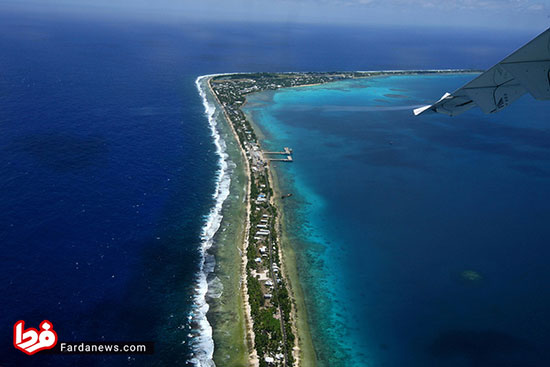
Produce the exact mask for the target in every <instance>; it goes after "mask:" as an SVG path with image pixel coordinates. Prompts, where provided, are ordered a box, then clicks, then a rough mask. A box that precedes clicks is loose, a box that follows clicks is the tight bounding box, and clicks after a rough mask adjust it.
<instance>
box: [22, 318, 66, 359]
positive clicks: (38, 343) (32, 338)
mask: <svg viewBox="0 0 550 367" xmlns="http://www.w3.org/2000/svg"><path fill="white" fill-rule="evenodd" d="M52 326H53V325H52V323H51V322H49V321H48V320H44V321H42V322H41V323H40V331H38V330H36V329H35V328H32V327H31V328H28V329H27V330H25V321H23V320H19V321H17V322H16V323H15V325H13V346H14V347H15V348H17V349H19V350H20V351H22V352H23V353H26V354H28V355H33V354H34V353H36V352H40V351H41V350H44V349H52V348H53V347H55V345H56V344H57V333H56V332H55V331H54V330H53V329H52Z"/></svg>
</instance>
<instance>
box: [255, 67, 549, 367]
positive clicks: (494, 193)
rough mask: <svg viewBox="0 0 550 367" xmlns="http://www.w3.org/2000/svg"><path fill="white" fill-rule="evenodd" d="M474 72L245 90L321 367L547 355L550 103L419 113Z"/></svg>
mask: <svg viewBox="0 0 550 367" xmlns="http://www.w3.org/2000/svg"><path fill="white" fill-rule="evenodd" d="M474 76H475V75H472V74H461V75H458V74H457V75H435V76H433V75H412V76H391V77H379V78H372V79H362V80H354V81H342V82H337V83H331V84H327V85H321V86H313V87H303V88H292V89H282V90H279V91H276V92H264V93H260V94H256V95H254V96H252V97H250V98H249V99H248V103H247V105H246V110H247V113H248V114H249V115H250V116H251V117H252V119H253V120H254V121H255V123H256V124H258V126H259V127H260V129H261V131H262V132H263V135H264V139H263V142H262V144H263V146H264V147H265V148H266V149H267V150H277V149H279V150H280V148H282V147H291V148H292V149H293V151H294V161H293V162H292V163H281V162H277V163H273V164H272V165H273V166H275V170H276V172H277V175H278V181H279V186H280V188H281V191H282V193H283V194H284V193H293V194H294V195H293V196H292V197H290V198H286V199H284V200H283V203H284V209H283V210H284V212H285V218H286V228H287V232H286V234H287V235H288V236H289V241H290V243H291V245H292V247H293V248H294V250H295V252H296V256H297V267H298V272H299V274H300V282H301V285H302V289H303V291H304V294H305V301H306V304H307V309H308V310H307V311H308V320H309V321H310V325H311V331H312V335H313V342H314V346H315V349H316V355H317V358H318V360H319V362H320V365H322V366H419V367H420V366H441V367H443V366H445V367H446V366H449V367H451V366H452V367H455V366H473V367H478V366H479V367H481V366H483V367H488V366H523V367H525V366H533V367H534V366H546V365H549V364H550V353H549V350H548V345H549V343H550V293H549V292H548V284H549V282H550V269H549V267H548V259H549V257H550V247H549V246H548V244H549V243H550V227H549V226H548V223H550V125H549V122H550V120H549V118H548V116H549V111H550V109H549V108H550V106H549V105H548V104H545V103H543V102H537V101H535V100H534V99H533V98H531V97H530V96H525V97H523V98H522V99H520V100H519V101H517V102H516V103H515V104H513V105H512V106H511V107H509V108H508V109H506V110H504V111H502V112H501V113H498V114H496V115H483V114H482V113H481V112H480V111H477V110H472V111H469V112H467V113H464V114H463V115H460V116H458V117H453V118H450V117H448V116H445V115H437V114H433V115H423V116H420V117H414V116H413V115H412V113H411V109H412V108H413V107H414V106H418V105H422V104H425V103H426V102H427V101H430V100H431V101H433V100H436V99H437V98H439V96H440V95H441V94H442V93H444V92H445V91H453V90H454V89H456V88H458V87H459V86H461V85H463V84H464V83H466V82H467V81H469V80H471V79H472V78H473V77H474Z"/></svg>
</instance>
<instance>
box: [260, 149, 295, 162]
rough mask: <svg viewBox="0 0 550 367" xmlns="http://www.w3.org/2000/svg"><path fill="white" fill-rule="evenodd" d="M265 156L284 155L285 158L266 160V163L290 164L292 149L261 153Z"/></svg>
mask: <svg viewBox="0 0 550 367" xmlns="http://www.w3.org/2000/svg"><path fill="white" fill-rule="evenodd" d="M262 153H263V154H264V156H265V155H269V154H272V155H286V158H269V157H268V158H266V161H268V162H292V149H290V148H289V147H284V148H283V151H282V152H262Z"/></svg>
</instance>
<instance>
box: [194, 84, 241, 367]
mask: <svg viewBox="0 0 550 367" xmlns="http://www.w3.org/2000/svg"><path fill="white" fill-rule="evenodd" d="M209 77H210V75H204V76H200V77H198V78H197V80H196V81H195V85H196V86H197V89H198V91H199V94H200V96H201V98H202V103H203V105H204V110H205V114H206V116H207V117H208V124H209V125H210V130H211V132H212V137H213V139H214V144H215V146H216V154H217V155H218V157H219V159H218V172H217V176H216V189H215V192H214V194H213V197H214V199H215V203H214V206H213V207H212V209H210V212H209V213H208V215H207V216H206V220H205V223H204V225H203V227H202V232H201V253H200V256H201V259H200V270H199V272H198V274H197V280H196V287H195V295H194V308H193V311H192V313H191V315H190V316H189V317H190V320H191V324H192V325H194V328H193V338H192V341H191V345H192V348H193V358H192V359H191V361H190V362H191V363H193V364H195V365H197V366H201V367H207V366H208V367H212V366H215V364H214V360H213V358H212V357H213V354H214V340H213V338H212V326H211V325H210V323H209V322H208V319H207V318H206V313H207V312H208V309H209V305H208V303H207V302H206V297H207V294H208V296H210V297H212V296H213V295H218V294H219V295H220V296H221V289H220V286H221V282H220V284H217V283H218V282H219V279H218V282H216V280H213V282H212V283H213V284H212V285H214V287H213V288H215V289H211V290H209V288H210V287H211V286H209V283H208V275H209V274H210V273H212V272H213V271H214V266H215V259H214V256H213V255H211V254H208V253H207V251H208V249H209V248H210V247H212V244H213V241H214V235H215V234H216V232H217V231H218V229H219V228H220V225H221V222H222V218H223V216H222V206H223V203H224V202H225V200H226V199H227V197H228V196H229V186H230V183H231V169H230V163H231V162H229V156H228V154H227V153H226V144H225V141H224V140H223V139H222V137H221V136H220V133H219V132H218V130H217V127H216V116H215V114H216V107H215V105H213V104H212V103H211V102H209V101H208V99H207V96H206V88H207V85H206V80H207V78H209ZM214 279H217V278H214Z"/></svg>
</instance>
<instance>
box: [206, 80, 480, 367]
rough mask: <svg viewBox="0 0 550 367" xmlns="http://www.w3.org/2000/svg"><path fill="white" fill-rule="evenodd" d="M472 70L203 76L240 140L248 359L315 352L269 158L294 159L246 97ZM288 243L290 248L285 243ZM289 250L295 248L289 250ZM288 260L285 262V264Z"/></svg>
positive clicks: (301, 360) (292, 361)
mask: <svg viewBox="0 0 550 367" xmlns="http://www.w3.org/2000/svg"><path fill="white" fill-rule="evenodd" d="M468 72H472V73H477V72H479V71H477V70H454V69H448V70H418V71H416V70H397V71H363V72H307V73H300V72H296V73H238V74H218V75H211V76H209V77H208V80H207V84H208V87H209V89H210V92H211V94H212V95H213V96H214V97H215V99H216V102H217V104H218V105H219V107H220V108H221V110H222V111H223V114H224V116H225V120H226V122H227V123H228V125H229V127H230V128H231V131H232V133H233V135H234V138H235V139H236V141H237V142H238V145H239V147H240V150H241V154H242V156H243V159H244V163H245V171H246V178H247V183H246V186H247V188H246V193H247V194H246V200H245V205H246V223H245V226H244V231H245V233H244V236H243V238H244V240H243V243H242V244H240V247H241V250H242V264H241V278H242V283H241V284H242V292H243V303H244V305H243V306H244V310H245V323H246V334H247V336H246V338H247V344H248V350H249V353H248V354H249V356H248V364H249V365H250V366H261V367H264V366H265V367H267V366H284V367H286V366H314V365H315V364H316V361H315V352H314V350H313V347H312V345H313V344H312V341H311V339H310V334H309V329H308V327H307V320H306V310H305V309H303V308H305V306H304V302H303V300H301V299H297V295H298V294H300V295H301V289H300V283H299V280H298V279H297V271H296V269H289V267H292V266H295V264H294V262H293V261H285V260H287V259H288V257H290V255H289V254H286V253H285V252H284V251H283V248H285V247H286V246H282V239H283V238H284V237H283V236H282V235H281V233H282V231H283V230H284V227H283V225H282V221H281V215H282V214H283V213H281V212H280V211H279V207H280V205H279V203H280V202H279V200H282V199H283V196H281V193H280V192H277V185H276V183H275V182H274V180H273V174H272V172H271V162H274V161H279V162H292V161H293V158H292V149H290V148H289V147H281V150H280V151H276V152H267V151H265V150H263V149H262V147H261V146H260V142H259V141H258V139H257V134H256V131H255V130H254V128H253V125H252V124H251V122H250V121H248V119H247V117H246V116H245V114H244V112H243V111H242V109H241V108H242V107H243V106H244V105H245V103H246V96H247V95H248V94H251V93H257V92H262V91H266V90H276V89H280V88H289V87H303V86H312V85H319V84H325V83H329V82H336V81H341V80H346V79H358V78H369V77H381V76H391V75H414V74H455V73H468ZM287 248H288V247H287ZM292 256H293V255H292ZM289 263H290V264H289Z"/></svg>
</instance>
